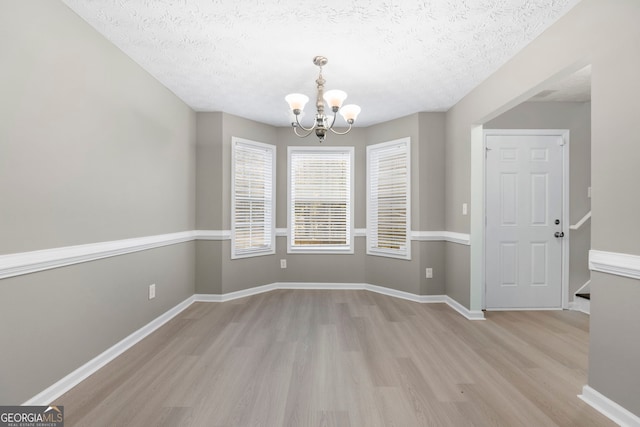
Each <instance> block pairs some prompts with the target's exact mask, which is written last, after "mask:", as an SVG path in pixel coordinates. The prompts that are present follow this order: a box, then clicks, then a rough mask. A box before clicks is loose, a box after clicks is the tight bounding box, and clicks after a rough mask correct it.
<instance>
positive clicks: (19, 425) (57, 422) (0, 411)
mask: <svg viewBox="0 0 640 427" xmlns="http://www.w3.org/2000/svg"><path fill="white" fill-rule="evenodd" d="M0 427H64V406H0Z"/></svg>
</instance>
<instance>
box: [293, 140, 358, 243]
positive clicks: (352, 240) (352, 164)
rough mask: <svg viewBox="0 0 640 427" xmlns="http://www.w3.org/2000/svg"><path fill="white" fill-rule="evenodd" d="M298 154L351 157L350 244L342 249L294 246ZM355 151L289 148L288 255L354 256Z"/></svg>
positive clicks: (341, 147)
mask: <svg viewBox="0 0 640 427" xmlns="http://www.w3.org/2000/svg"><path fill="white" fill-rule="evenodd" d="M297 152H322V153H327V152H334V153H347V154H348V155H349V212H348V213H347V215H348V218H347V219H348V221H349V229H348V230H347V239H348V244H347V245H344V246H343V247H341V248H336V247H328V246H320V245H318V247H315V248H311V247H309V246H294V245H293V244H292V243H293V242H292V240H293V238H294V234H293V230H292V217H291V211H292V206H293V205H292V200H291V191H292V183H291V178H292V176H291V175H292V174H291V157H292V154H293V153H297ZM354 159H355V149H354V147H345V146H331V147H306V146H289V147H287V253H288V254H353V253H354V247H355V245H354V218H355V217H354V211H355V205H354V193H355V160H354Z"/></svg>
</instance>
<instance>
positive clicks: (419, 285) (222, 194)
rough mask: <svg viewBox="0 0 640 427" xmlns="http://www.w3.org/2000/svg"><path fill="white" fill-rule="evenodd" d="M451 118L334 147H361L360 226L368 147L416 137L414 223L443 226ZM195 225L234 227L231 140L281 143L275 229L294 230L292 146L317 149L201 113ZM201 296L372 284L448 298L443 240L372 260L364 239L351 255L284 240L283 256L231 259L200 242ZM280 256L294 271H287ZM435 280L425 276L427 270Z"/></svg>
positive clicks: (347, 139) (349, 138) (351, 138)
mask: <svg viewBox="0 0 640 427" xmlns="http://www.w3.org/2000/svg"><path fill="white" fill-rule="evenodd" d="M444 119H445V116H444V113H419V114H414V115H411V116H408V117H403V118H400V119H397V120H393V121H390V122H387V123H383V124H380V125H376V126H372V127H369V128H364V129H361V128H355V129H354V130H352V131H351V132H350V133H349V134H347V135H344V136H340V137H338V136H334V135H330V136H329V137H328V138H327V144H331V145H332V146H353V147H354V148H355V198H354V200H355V215H354V217H355V219H354V220H355V228H365V227H366V216H365V206H366V190H365V185H366V169H365V165H366V146H367V145H368V144H374V143H378V142H385V141H389V140H393V139H398V138H402V137H406V136H409V137H411V140H412V168H413V175H412V222H413V229H414V230H421V231H440V230H442V229H443V227H444V186H443V183H444V123H445V121H444ZM197 122H198V124H197V128H198V131H197V165H198V171H197V180H198V181H197V185H196V187H197V198H196V199H197V202H196V205H197V209H196V211H197V215H196V217H197V220H196V227H197V228H198V229H202V230H206V229H212V230H228V229H230V227H231V218H230V212H231V193H230V191H231V182H230V176H231V169H230V165H231V162H230V161H231V138H232V137H233V136H236V137H241V138H247V139H251V140H254V141H259V142H265V143H268V144H274V145H276V149H277V159H276V170H277V171H276V226H277V227H278V228H281V229H286V227H287V167H286V165H287V147H289V146H308V145H313V144H317V140H316V139H314V138H315V137H313V136H310V137H309V138H307V139H301V138H298V137H296V136H295V135H294V134H293V132H292V130H291V129H290V128H274V127H271V126H268V125H264V124H261V123H257V122H254V121H251V120H247V119H243V118H240V117H236V116H232V115H229V114H225V113H198V115H197ZM196 247H197V254H196V292H197V293H212V294H220V293H229V292H234V291H239V290H244V289H248V288H251V287H255V286H259V285H265V284H269V283H275V282H304V283H314V282H316V283H371V284H376V285H381V286H386V287H390V288H393V289H397V290H402V291H406V292H411V293H414V294H438V295H440V294H442V293H443V292H444V283H445V268H444V253H443V249H442V248H443V243H442V242H413V243H412V260H411V261H406V260H397V259H388V258H382V257H376V256H367V255H366V248H365V238H364V237H356V238H355V251H354V254H352V255H305V254H287V253H286V249H287V242H286V238H285V237H277V239H276V250H277V252H276V254H274V255H266V256H260V257H253V258H245V259H236V260H232V259H231V256H230V253H231V248H230V242H229V241H228V240H226V241H199V242H197V244H196ZM280 259H286V260H287V268H286V269H280ZM426 267H431V268H433V269H434V278H433V279H426V278H425V277H424V268H426Z"/></svg>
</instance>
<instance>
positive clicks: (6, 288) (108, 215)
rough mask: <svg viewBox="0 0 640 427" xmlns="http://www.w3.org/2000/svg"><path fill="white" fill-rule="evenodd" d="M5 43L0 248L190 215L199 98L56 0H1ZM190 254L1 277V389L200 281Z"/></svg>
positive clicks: (0, 47)
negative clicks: (174, 89)
mask: <svg viewBox="0 0 640 427" xmlns="http://www.w3.org/2000/svg"><path fill="white" fill-rule="evenodd" d="M0 52H1V56H2V64H3V65H2V71H1V72H0V73H1V74H2V79H0V93H2V96H0V195H1V197H0V256H2V255H7V254H15V253H19V252H25V251H35V250H41V249H49V248H58V247H64V246H69V245H79V244H89V243H96V242H104V241H112V240H120V239H127V238H134V237H146V236H152V235H159V234H166V233H174V232H180V231H187V230H193V229H194V226H195V174H194V170H195V133H196V121H195V113H194V112H193V111H192V110H191V109H190V108H188V107H187V106H186V105H185V104H184V103H182V102H181V101H180V100H178V99H177V98H176V97H175V95H173V94H172V93H171V92H170V91H169V90H167V89H166V88H165V87H164V86H162V85H161V84H160V83H158V82H157V81H156V80H155V79H154V78H153V77H151V76H150V75H149V74H148V73H147V72H145V71H144V70H142V68H140V67H139V66H138V65H137V64H136V63H134V62H133V61H132V60H131V59H129V58H128V57H127V56H125V55H124V54H123V53H122V52H121V51H120V50H119V49H118V48H116V47H115V46H113V45H112V44H111V43H110V42H108V41H107V40H105V39H104V38H103V37H102V36H100V35H99V34H98V33H97V32H96V31H95V30H94V29H93V28H91V27H90V26H89V25H87V24H86V23H85V22H84V21H83V20H82V19H81V18H79V17H78V16H77V15H75V14H74V13H73V12H72V11H71V10H70V9H68V8H67V7H66V6H65V5H64V4H62V3H61V2H58V1H49V0H40V1H38V0H33V1H28V2H21V1H10V2H1V3H0ZM194 260H195V246H194V244H193V243H192V242H190V243H182V244H176V245H172V246H167V247H162V248H157V249H150V250H146V251H142V252H136V253H132V254H127V255H121V256H117V257H111V258H107V259H102V260H96V261H91V262H85V263H82V264H77V265H73V266H67V267H61V268H56V269H52V270H47V271H43V272H38V273H32V274H27V275H22V276H18V277H12V278H6V279H2V280H0V336H1V337H2V351H1V352H0V403H1V404H3V405H9V404H21V403H23V402H24V401H26V400H27V399H29V398H31V397H33V396H34V395H35V394H37V393H39V392H41V391H42V390H44V389H45V388H47V387H49V386H50V385H52V383H54V382H55V381H57V380H59V379H60V378H62V377H64V376H65V375H67V374H69V373H70V372H72V371H73V370H75V369H76V368H78V367H79V366H81V365H83V364H84V363H86V362H87V361H88V360H90V359H92V358H93V357H95V356H96V355H98V354H100V353H102V352H103V351H104V350H106V349H107V348H109V347H111V346H112V345H113V344H115V343H117V342H119V341H120V340H122V339H123V338H125V337H126V336H128V335H129V334H131V333H132V332H134V331H136V330H137V329H139V328H140V327H141V326H143V325H145V324H147V323H148V322H150V321H151V320H153V319H155V318H157V317H158V316H160V315H161V314H163V313H165V312H166V311H167V310H168V309H169V308H171V307H173V306H175V305H176V304H178V303H180V302H182V301H184V300H185V299H186V298H188V297H189V296H191V295H193V293H194V277H193V271H194ZM152 283H155V284H156V288H157V289H156V290H157V297H156V298H155V299H154V300H151V301H150V300H149V299H148V297H147V292H148V286H149V285H150V284H152Z"/></svg>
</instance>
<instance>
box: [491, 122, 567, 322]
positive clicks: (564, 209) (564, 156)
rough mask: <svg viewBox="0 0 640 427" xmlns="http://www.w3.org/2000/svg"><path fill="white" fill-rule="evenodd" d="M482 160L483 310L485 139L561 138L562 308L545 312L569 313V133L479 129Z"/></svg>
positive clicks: (553, 130)
mask: <svg viewBox="0 0 640 427" xmlns="http://www.w3.org/2000/svg"><path fill="white" fill-rule="evenodd" d="M479 128H480V130H482V159H481V160H480V159H479V160H480V161H481V168H482V192H481V194H482V201H481V202H480V203H479V204H480V205H481V209H480V212H481V213H482V218H481V221H482V237H481V245H480V246H481V248H482V276H481V277H482V286H481V288H482V293H481V304H482V309H484V310H486V309H487V305H486V292H487V287H486V274H487V272H486V270H487V269H486V262H487V261H486V227H487V223H486V217H487V204H486V199H487V197H486V195H487V168H486V155H485V153H486V148H487V136H489V135H500V136H504V135H514V136H521V135H525V136H526V135H544V136H560V137H561V138H562V141H563V150H562V230H561V231H563V232H564V238H563V239H562V261H561V263H562V274H561V302H560V303H561V306H560V307H555V308H548V310H558V309H568V308H569V268H570V265H569V261H570V257H569V249H570V247H571V245H570V238H571V233H569V231H570V230H569V225H570V224H569V221H570V215H569V208H570V201H571V197H570V196H571V193H570V188H571V187H570V182H569V180H570V162H569V159H570V152H571V150H570V147H571V144H570V131H569V129H482V127H481V126H480V127H479ZM529 309H530V310H538V309H542V310H544V308H536V307H531V308H529ZM491 310H509V309H508V308H505V309H491Z"/></svg>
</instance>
